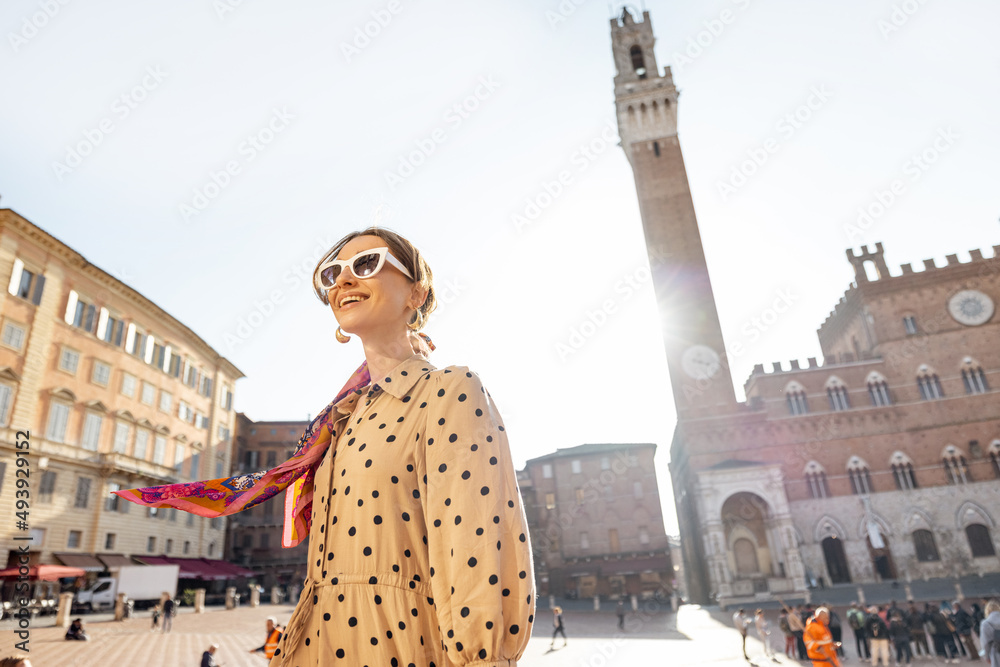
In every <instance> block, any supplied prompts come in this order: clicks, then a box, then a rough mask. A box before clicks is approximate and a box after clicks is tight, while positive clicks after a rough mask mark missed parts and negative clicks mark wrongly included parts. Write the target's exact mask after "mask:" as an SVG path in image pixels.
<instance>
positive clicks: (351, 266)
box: [317, 248, 414, 289]
mask: <svg viewBox="0 0 1000 667" xmlns="http://www.w3.org/2000/svg"><path fill="white" fill-rule="evenodd" d="M387 260H388V262H389V264H392V265H393V266H394V267H396V268H397V269H399V271H400V272H401V273H402V274H403V275H404V276H406V277H407V278H409V279H410V280H414V278H413V275H412V274H411V273H410V271H409V270H408V269H407V268H406V267H405V266H403V263H402V262H400V261H399V260H398V259H396V258H395V257H393V255H392V253H391V252H389V249H388V248H372V249H371V250H362V251H361V252H359V253H358V254H357V255H355V256H354V257H351V258H350V259H331V260H330V261H329V262H326V263H325V264H323V265H322V266H320V267H319V271H317V274H318V275H319V284H320V286H321V287H322V288H323V289H333V287H334V286H335V285H336V283H337V278H338V277H339V276H340V272H341V271H343V270H344V269H348V270H350V272H351V273H353V274H354V277H356V278H358V279H360V280H363V279H365V278H371V277H373V276H375V275H376V274H377V273H378V272H379V271H381V270H382V267H383V266H385V263H386V261H387Z"/></svg>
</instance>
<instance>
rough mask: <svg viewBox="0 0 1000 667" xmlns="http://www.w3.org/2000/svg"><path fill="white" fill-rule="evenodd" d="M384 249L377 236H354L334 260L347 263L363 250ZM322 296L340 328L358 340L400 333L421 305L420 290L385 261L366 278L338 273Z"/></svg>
mask: <svg viewBox="0 0 1000 667" xmlns="http://www.w3.org/2000/svg"><path fill="white" fill-rule="evenodd" d="M385 247H387V244H386V242H385V241H383V240H382V239H380V238H378V237H377V236H358V237H356V238H353V239H351V240H350V241H348V242H347V244H346V245H344V247H343V248H341V250H340V252H339V253H337V259H343V260H347V259H350V258H351V257H354V256H355V255H357V254H358V253H359V252H361V251H363V250H371V249H373V248H385ZM326 295H327V299H328V300H329V301H330V308H331V309H332V310H333V314H334V315H335V316H336V318H337V322H338V323H339V324H340V328H341V329H343V330H344V331H345V332H347V333H353V334H357V335H358V336H360V337H361V338H362V339H363V338H364V337H365V336H366V334H370V333H372V332H375V331H380V332H393V331H398V330H401V329H404V328H405V327H406V323H407V322H408V321H409V320H410V318H411V317H412V315H413V311H414V310H415V309H416V308H417V306H419V305H420V303H421V300H420V299H419V297H420V296H421V290H420V286H419V285H417V284H415V283H413V282H411V281H410V279H409V278H407V277H406V276H404V275H403V274H402V272H400V270H399V269H397V268H396V267H394V266H392V265H391V264H390V263H389V262H388V261H386V262H385V264H384V265H383V266H382V269H381V270H380V271H379V272H378V273H377V274H375V275H374V276H372V277H370V278H363V279H359V278H357V277H356V276H355V275H354V273H353V272H351V271H349V270H347V269H344V270H342V271H341V272H340V275H339V276H337V280H336V283H335V284H334V286H333V287H332V288H331V289H329V290H327V293H326ZM348 297H355V298H353V299H349V298H348ZM345 301H346V303H345Z"/></svg>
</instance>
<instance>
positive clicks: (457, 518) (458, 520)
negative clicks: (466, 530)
mask: <svg viewBox="0 0 1000 667" xmlns="http://www.w3.org/2000/svg"><path fill="white" fill-rule="evenodd" d="M460 523H462V517H461V516H456V517H455V525H456V526H457V525H458V524H460Z"/></svg>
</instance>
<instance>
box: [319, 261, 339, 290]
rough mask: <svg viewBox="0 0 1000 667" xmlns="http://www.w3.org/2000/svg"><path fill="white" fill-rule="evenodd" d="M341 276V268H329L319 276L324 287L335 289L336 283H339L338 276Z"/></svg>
mask: <svg viewBox="0 0 1000 667" xmlns="http://www.w3.org/2000/svg"><path fill="white" fill-rule="evenodd" d="M339 275H340V267H339V266H328V267H326V268H325V269H323V271H322V272H321V273H320V274H319V278H320V282H322V283H323V286H324V287H327V288H330V287H333V285H334V283H336V282H337V276H339Z"/></svg>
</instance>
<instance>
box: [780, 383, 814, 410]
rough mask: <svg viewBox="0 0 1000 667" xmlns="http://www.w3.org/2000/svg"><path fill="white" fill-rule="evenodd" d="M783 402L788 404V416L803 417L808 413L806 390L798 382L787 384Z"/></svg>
mask: <svg viewBox="0 0 1000 667" xmlns="http://www.w3.org/2000/svg"><path fill="white" fill-rule="evenodd" d="M785 400H786V401H787V402H788V413H789V414H791V415H804V414H806V413H808V412H809V403H808V402H807V401H806V389H805V387H803V386H802V385H801V384H799V383H798V382H789V383H788V386H786V387H785Z"/></svg>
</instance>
